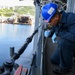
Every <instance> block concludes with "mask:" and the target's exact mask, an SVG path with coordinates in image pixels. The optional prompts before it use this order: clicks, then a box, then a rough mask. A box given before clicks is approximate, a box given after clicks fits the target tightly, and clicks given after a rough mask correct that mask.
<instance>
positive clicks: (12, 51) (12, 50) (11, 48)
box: [10, 47, 14, 57]
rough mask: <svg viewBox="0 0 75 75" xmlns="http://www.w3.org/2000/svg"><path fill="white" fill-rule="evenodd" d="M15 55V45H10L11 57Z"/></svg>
mask: <svg viewBox="0 0 75 75" xmlns="http://www.w3.org/2000/svg"><path fill="white" fill-rule="evenodd" d="M13 55H14V47H10V57H12V56H13Z"/></svg>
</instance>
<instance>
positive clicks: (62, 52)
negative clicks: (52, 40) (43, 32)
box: [50, 11, 75, 68]
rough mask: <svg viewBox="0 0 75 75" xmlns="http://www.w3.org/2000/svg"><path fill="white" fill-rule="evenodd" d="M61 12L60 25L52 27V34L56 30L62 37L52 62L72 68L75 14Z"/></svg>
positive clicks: (74, 43) (74, 45)
mask: <svg viewBox="0 0 75 75" xmlns="http://www.w3.org/2000/svg"><path fill="white" fill-rule="evenodd" d="M61 13H62V19H61V22H60V25H58V26H55V27H53V28H52V34H53V33H54V32H55V33H56V35H57V36H59V37H60V39H59V41H58V47H57V49H56V50H55V51H54V53H53V55H52V57H51V62H52V63H55V64H59V65H60V67H62V68H70V67H72V60H73V54H74V53H75V14H74V13H65V12H64V11H62V12H61ZM50 36H52V35H50Z"/></svg>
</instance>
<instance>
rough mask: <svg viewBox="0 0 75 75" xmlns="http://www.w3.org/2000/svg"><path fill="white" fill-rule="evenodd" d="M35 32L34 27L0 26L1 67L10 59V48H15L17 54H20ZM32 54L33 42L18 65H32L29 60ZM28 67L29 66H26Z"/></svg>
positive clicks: (18, 61)
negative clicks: (27, 39)
mask: <svg viewBox="0 0 75 75" xmlns="http://www.w3.org/2000/svg"><path fill="white" fill-rule="evenodd" d="M33 31H34V25H20V24H18V25H17V24H3V23H2V24H0V65H2V64H3V62H4V61H5V60H7V59H9V58H10V47H14V48H15V52H18V50H19V49H20V48H21V47H22V45H23V44H24V43H25V40H26V38H27V37H29V36H30V35H32V33H33ZM32 54H33V40H32V42H31V43H30V44H29V45H28V47H27V48H26V50H25V51H24V53H23V54H22V55H21V56H20V58H19V59H18V60H17V61H16V63H18V64H20V65H23V64H25V63H30V60H29V59H30V58H31V56H32ZM26 66H27V64H25V67H26Z"/></svg>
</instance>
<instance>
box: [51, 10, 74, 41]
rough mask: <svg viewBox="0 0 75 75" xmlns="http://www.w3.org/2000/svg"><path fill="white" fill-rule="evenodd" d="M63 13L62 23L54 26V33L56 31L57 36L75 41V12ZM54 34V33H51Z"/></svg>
mask: <svg viewBox="0 0 75 75" xmlns="http://www.w3.org/2000/svg"><path fill="white" fill-rule="evenodd" d="M61 13H62V20H61V22H60V25H57V26H55V27H53V28H52V33H54V32H55V33H56V35H57V36H59V37H61V38H64V39H67V40H69V41H72V42H75V14H74V13H65V12H64V11H62V12H61ZM51 36H52V35H51Z"/></svg>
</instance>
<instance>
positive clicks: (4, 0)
mask: <svg viewBox="0 0 75 75" xmlns="http://www.w3.org/2000/svg"><path fill="white" fill-rule="evenodd" d="M0 6H34V4H33V0H22V1H19V0H0Z"/></svg>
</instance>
